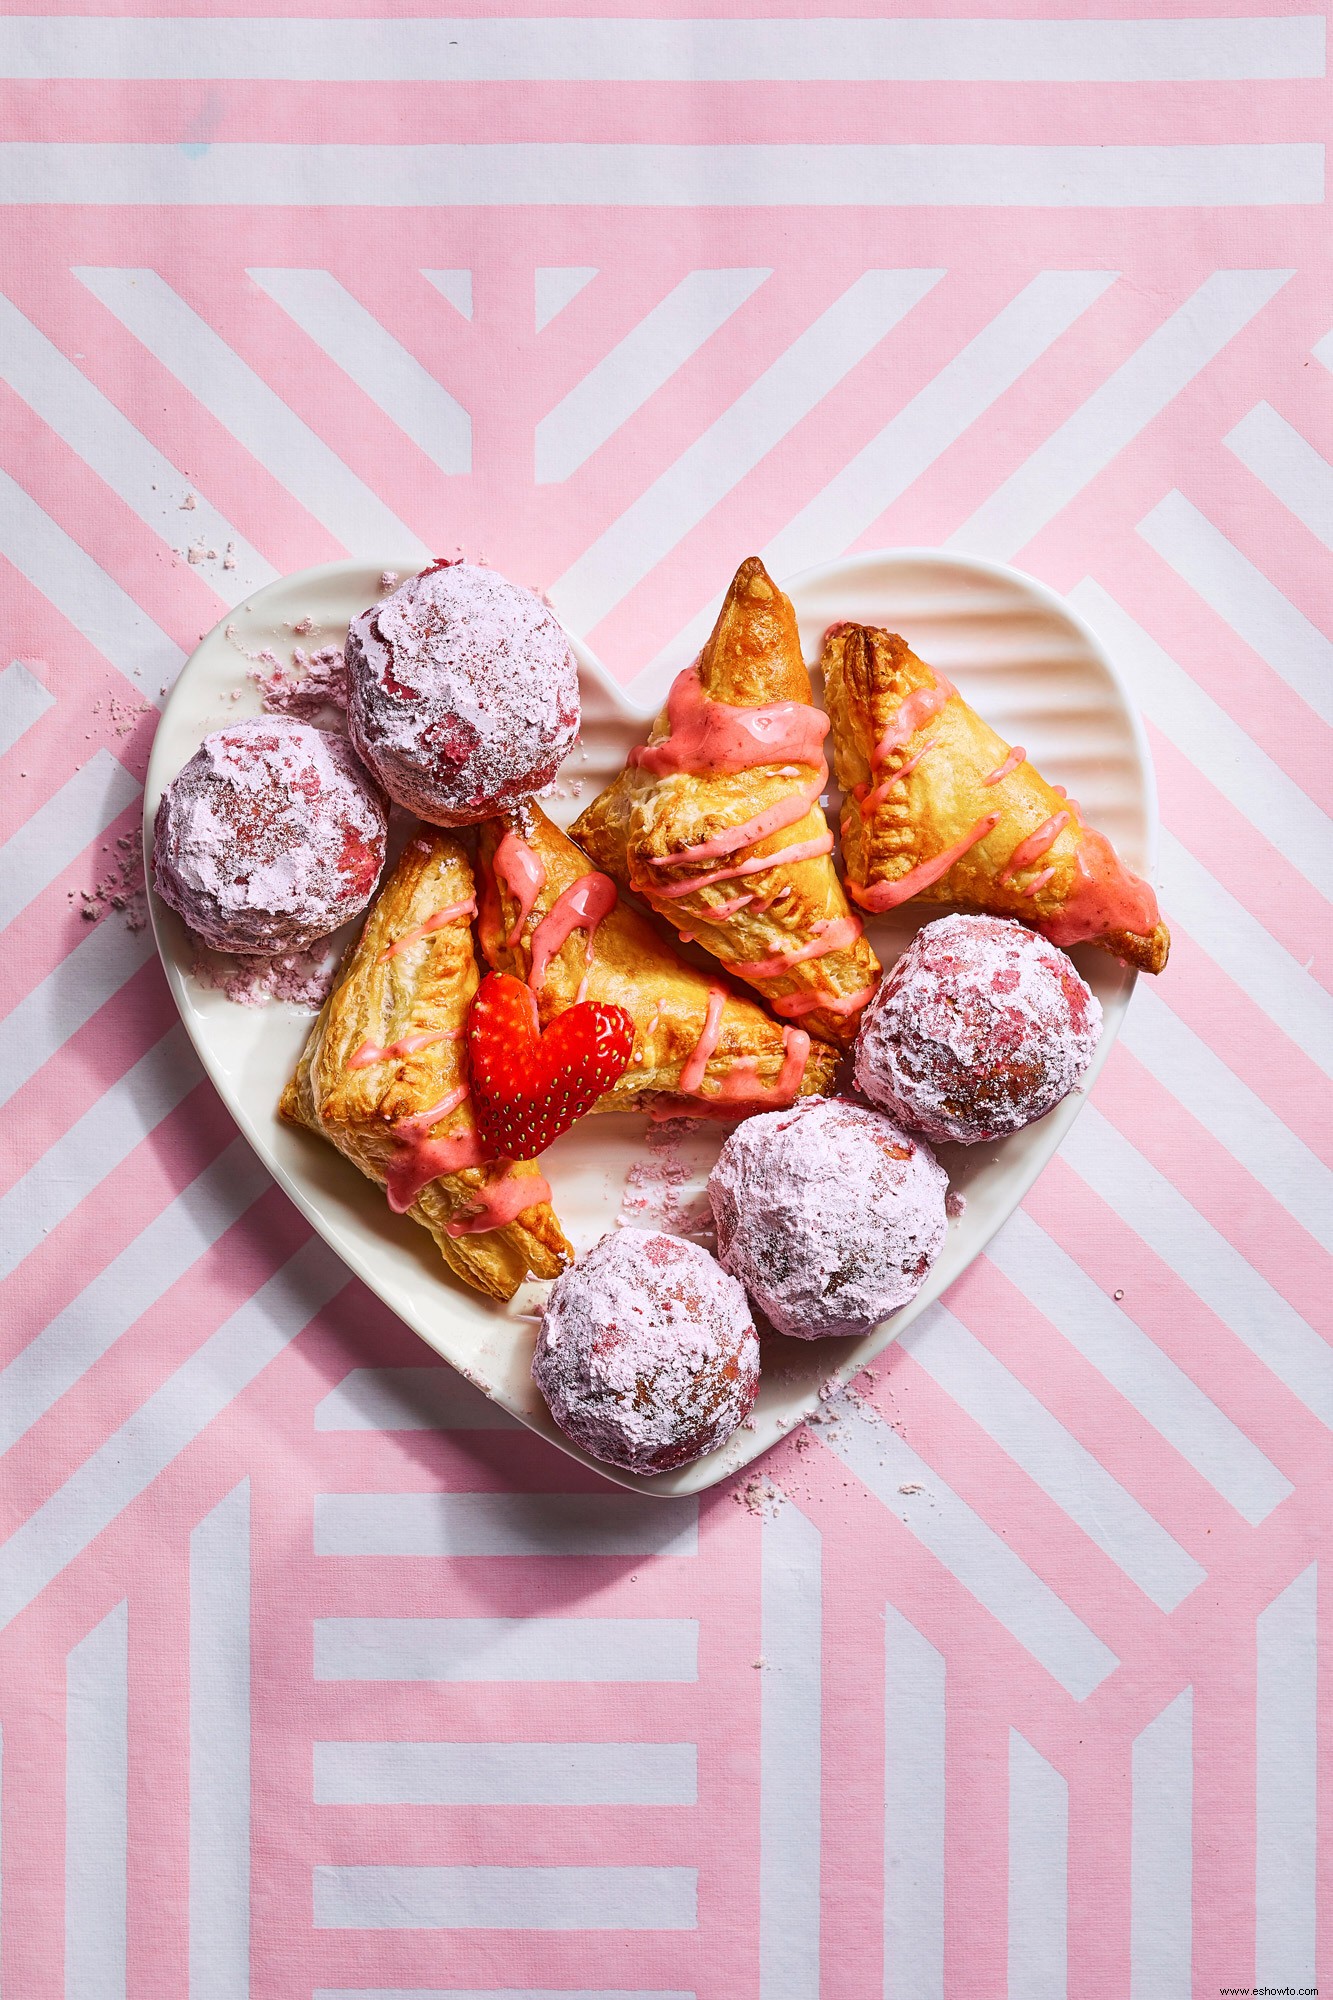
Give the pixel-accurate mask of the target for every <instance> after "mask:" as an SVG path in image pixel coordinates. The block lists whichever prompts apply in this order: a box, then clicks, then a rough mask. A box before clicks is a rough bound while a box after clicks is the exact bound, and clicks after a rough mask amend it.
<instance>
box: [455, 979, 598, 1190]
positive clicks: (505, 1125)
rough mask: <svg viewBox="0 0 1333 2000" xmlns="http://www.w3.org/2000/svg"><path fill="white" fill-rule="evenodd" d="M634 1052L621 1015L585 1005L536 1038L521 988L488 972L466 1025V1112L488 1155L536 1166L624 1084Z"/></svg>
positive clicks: (533, 1009) (531, 1002) (594, 1003)
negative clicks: (469, 1091)
mask: <svg viewBox="0 0 1333 2000" xmlns="http://www.w3.org/2000/svg"><path fill="white" fill-rule="evenodd" d="M633 1048H634V1022H633V1019H632V1018H631V1016H630V1015H629V1014H627V1013H626V1012H625V1009H624V1008H623V1007H608V1006H605V1005H603V1003H602V1002H601V1001H599V1000H583V1001H580V1002H579V1004H578V1005H577V1006H576V1007H569V1008H567V1009H566V1010H565V1012H564V1013H563V1014H557V1016H556V1018H555V1019H554V1021H552V1022H551V1024H550V1026H549V1027H548V1028H547V1030H546V1032H545V1034H542V1032H541V1030H540V1028H539V1026H538V1022H537V1002H536V1000H535V999H534V998H533V996H532V994H531V993H530V992H529V991H528V988H527V987H526V986H525V985H524V984H523V981H522V980H521V979H514V978H511V976H510V975H509V974H508V973H507V972H488V973H487V975H486V977H485V978H484V979H483V980H482V982H481V985H480V986H479V987H478V988H477V990H476V993H475V994H474V995H473V999H472V1007H471V1010H470V1012H469V1014H468V1020H467V1051H468V1061H469V1063H470V1065H471V1069H472V1106H473V1110H474V1112H475V1114H476V1120H477V1130H478V1131H479V1132H480V1134H481V1139H482V1144H483V1145H484V1146H485V1148H486V1150H487V1152H488V1153H491V1154H493V1155H494V1156H495V1157H496V1158H497V1159H504V1160H532V1159H535V1158H536V1156H537V1154H538V1153H541V1152H544V1151H545V1149H546V1147H547V1146H549V1145H550V1144H551V1143H552V1142H553V1141H554V1140H556V1139H558V1138H559V1137H560V1134H561V1133H562V1132H567V1131H568V1130H569V1128H570V1126H571V1125H573V1124H574V1123H575V1121H576V1120H577V1119H579V1118H582V1116H583V1114H584V1113H585V1111H590V1110H591V1109H592V1107H593V1105H594V1104H595V1103H596V1102H597V1100H598V1098H599V1097H600V1096H601V1095H602V1092H603V1091H604V1090H609V1089H610V1088H611V1086H612V1084H613V1083H615V1081H616V1079H617V1078H618V1077H620V1076H623V1074H624V1072H625V1070H626V1069H627V1067H628V1066H629V1059H630V1055H631V1053H632V1051H633Z"/></svg>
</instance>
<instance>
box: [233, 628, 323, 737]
mask: <svg viewBox="0 0 1333 2000" xmlns="http://www.w3.org/2000/svg"><path fill="white" fill-rule="evenodd" d="M303 622H306V621H303ZM294 629H295V630H296V631H300V629H301V627H300V626H296V627H295V628H294ZM248 671H249V676H250V679H251V680H252V681H253V682H254V683H255V685H256V686H257V687H258V689H259V699H260V701H261V702H262V703H263V705H264V712H265V714H266V715H286V716H290V717H291V718H292V719H293V720H294V721H296V722H320V721H324V720H333V721H335V722H337V721H338V720H339V719H340V718H341V719H342V720H343V721H345V719H346V714H347V662H346V660H345V659H344V658H343V655H342V652H341V651H340V649H339V648H338V647H337V646H321V647H320V648H319V650H318V652H314V653H306V652H305V651H304V650H303V648H301V647H300V646H294V647H293V648H292V664H291V666H290V667H284V666H283V664H282V662H281V661H280V660H279V659H278V657H277V655H276V654H275V653H272V652H269V651H265V652H263V653H257V654H256V655H255V657H254V661H253V663H252V665H251V666H250V668H249V669H248Z"/></svg>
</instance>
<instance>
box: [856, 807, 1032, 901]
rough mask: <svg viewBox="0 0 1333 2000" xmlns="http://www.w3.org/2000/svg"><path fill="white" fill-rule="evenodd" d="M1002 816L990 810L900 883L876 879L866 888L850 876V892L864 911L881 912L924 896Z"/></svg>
mask: <svg viewBox="0 0 1333 2000" xmlns="http://www.w3.org/2000/svg"><path fill="white" fill-rule="evenodd" d="M1001 817H1002V815H1001V814H1000V813H997V812H993V813H987V814H986V816H985V818H984V819H979V820H978V821H977V822H976V824H975V826H971V827H969V828H968V830H967V832H966V833H965V834H964V835H963V837H962V839H961V840H956V841H955V842H954V844H953V846H952V847H946V848H945V850H944V852H943V853H942V854H936V855H934V856H932V858H931V859H930V860H929V861H923V862H921V863H920V864H919V866H917V867H916V868H911V869H909V870H908V872H907V874H906V875H900V876H899V877H898V879H897V881H896V882H876V883H875V885H874V887H873V888H871V889H865V888H863V887H862V886H861V884H860V883H859V882H853V881H852V880H851V878H850V876H849V877H848V880H847V894H848V895H849V896H850V897H851V899H852V901H853V902H854V903H859V904H860V906H861V908H862V909H863V910H871V911H876V912H878V911H882V910H892V909H895V908H896V907H897V905H898V904H899V903H905V902H907V900H908V899H909V897H912V896H918V895H920V893H921V891H922V890H923V889H928V888H929V887H930V885H931V883H932V882H938V881H940V880H941V879H942V877H944V876H945V875H947V874H948V872H949V870H950V869H951V868H952V867H953V865H954V863H955V861H961V860H962V858H963V856H964V855H965V854H966V853H967V851H968V849H969V848H971V847H975V846H976V844H977V842H978V841H979V840H984V839H985V838H986V835H987V834H988V833H990V832H992V831H993V830H994V829H995V828H996V827H997V826H998V825H999V823H1000V819H1001Z"/></svg>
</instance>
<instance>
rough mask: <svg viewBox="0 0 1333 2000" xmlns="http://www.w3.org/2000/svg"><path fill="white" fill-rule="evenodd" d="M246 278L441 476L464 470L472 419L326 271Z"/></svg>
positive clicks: (467, 466) (266, 273)
mask: <svg viewBox="0 0 1333 2000" xmlns="http://www.w3.org/2000/svg"><path fill="white" fill-rule="evenodd" d="M249 276H250V277H252V278H253V279H254V281H255V283H256V284H257V285H259V286H260V287H261V288H262V289H263V290H264V291H266V292H267V293H268V295H269V297H270V298H271V299H273V300H274V301H275V302H276V304H278V305H280V306H281V307H282V309H283V311H284V312H285V313H287V314H289V315H290V317H291V318H292V319H294V320H295V321H296V324H297V325H298V326H299V327H300V328H301V330H302V332H303V333H306V334H308V335H309V336H310V338H311V340H313V341H314V343H315V345H316V347H318V348H321V349H322V350H323V352H324V353H325V354H327V355H328V357H329V359H330V361H332V362H334V363H335V364H336V366H337V367H339V368H341V369H342V371H343V373H344V374H345V375H348V376H350V377H351V379H352V381H353V382H355V383H356V386H357V388H358V389H360V390H361V391H362V392H363V394H365V395H367V396H369V398H370V400H371V402H372V403H374V405H375V407H376V408H377V409H380V410H383V412H384V414H385V416H386V417H388V418H389V420H390V422H392V423H395V424H397V426H398V428H399V430H400V431H402V432H403V433H404V434H405V435H406V436H407V437H410V438H411V440H412V442H413V444H415V445H417V446H419V447H420V449H421V450H422V451H424V452H425V454H426V456H427V458H429V459H431V460H432V461H433V462H434V463H435V464H436V465H438V466H439V468H440V470H441V472H470V471H471V469H472V419H471V417H470V416H469V415H468V413H467V411H466V410H465V409H464V408H463V405H462V404H461V403H460V402H458V401H457V400H456V399H455V398H454V397H453V396H451V395H450V394H449V391H448V390H447V389H446V388H444V387H443V386H442V385H441V384H440V383H439V382H437V381H436V379H435V377H434V376H433V375H432V374H431V373H430V371H429V370H428V369H426V368H423V367H422V365H421V363H420V362H419V361H418V360H417V358H416V356H415V354H409V352H408V350H407V349H406V348H405V347H404V346H402V344H401V343H400V342H399V341H397V340H395V339H394V337H393V335H392V334H391V333H390V332H389V330H388V328H387V327H384V326H381V325H380V322H379V321H378V320H377V319H376V318H375V315H374V314H373V313H371V312H367V310H366V308H365V307H364V306H363V305H362V303H361V301H360V300H359V299H356V298H353V296H352V294H351V293H350V292H349V291H348V290H347V288H346V286H345V285H340V284H339V282H338V280H337V279H336V278H335V277H334V276H333V273H332V272H331V271H292V270H256V269H255V268H253V267H252V268H251V270H250V272H249Z"/></svg>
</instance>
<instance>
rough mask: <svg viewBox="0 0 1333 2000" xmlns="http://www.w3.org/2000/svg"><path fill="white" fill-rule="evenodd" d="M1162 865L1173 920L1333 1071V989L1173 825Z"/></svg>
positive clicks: (1162, 839)
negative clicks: (1269, 928) (1288, 947)
mask: <svg viewBox="0 0 1333 2000" xmlns="http://www.w3.org/2000/svg"><path fill="white" fill-rule="evenodd" d="M1157 867H1158V874H1159V877H1160V880H1161V885H1162V898H1163V901H1164V903H1165V904H1166V907H1167V909H1168V910H1169V911H1170V913H1171V917H1172V920H1173V921H1178V922H1179V923H1180V925H1181V926H1182V927H1183V929H1185V930H1186V931H1188V933H1189V935H1190V937H1192V938H1193V940H1194V942H1195V943H1196V944H1197V945H1198V946H1200V948H1201V949H1202V950H1203V951H1206V952H1207V954H1208V956H1209V958H1211V959H1212V960H1213V962H1214V963H1215V964H1216V965H1219V966H1220V967H1221V968H1222V970H1223V972H1225V973H1226V974H1227V976H1228V977H1229V978H1231V979H1234V980H1235V982H1236V984H1237V986H1239V988H1240V989H1241V991H1242V993H1245V994H1247V995H1248V996H1249V998H1250V999H1251V1000H1252V1001H1253V1002H1254V1004H1255V1006H1256V1007H1258V1008H1259V1009H1260V1010H1261V1011H1262V1012H1263V1013H1265V1014H1267V1015H1268V1017H1269V1019H1270V1020H1271V1021H1273V1022H1275V1023H1276V1024H1277V1026H1278V1027H1279V1028H1281V1030H1282V1032H1283V1034H1284V1035H1289V1036H1290V1038H1291V1040H1292V1041H1293V1042H1295V1044H1296V1046H1297V1048H1299V1049H1302V1050H1304V1052H1305V1054H1306V1055H1307V1056H1309V1058H1310V1060H1311V1062H1313V1063H1316V1064H1317V1065H1318V1066H1319V1068H1320V1069H1322V1070H1323V1071H1324V1072H1325V1073H1326V1074H1327V1075H1330V1076H1333V994H1330V993H1329V991H1328V989H1327V988H1326V987H1324V986H1321V985H1320V984H1319V981H1318V980H1317V979H1314V978H1312V977H1311V975H1310V973H1309V972H1307V970H1306V968H1305V967H1304V966H1303V965H1301V964H1299V963H1298V962H1297V960H1296V959H1294V958H1293V957H1292V956H1291V954H1290V952H1288V951H1286V950H1284V948H1283V947H1282V946H1281V945H1280V944H1279V943H1278V941H1277V939H1276V938H1275V937H1273V935H1272V934H1271V932H1269V931H1266V930H1265V929H1264V927H1263V925H1262V924H1261V923H1260V922H1259V920H1258V918H1257V917H1252V916H1251V915H1250V913H1249V911H1248V910H1247V909H1246V908H1245V905H1244V904H1243V903H1239V902H1237V900H1236V898H1235V897H1234V896H1233V895H1232V894H1231V891H1230V890H1229V889H1225V888H1223V886H1222V884H1221V883H1220V882H1219V881H1218V880H1217V878H1216V876H1214V875H1210V874H1209V872H1208V870H1207V869H1206V868H1205V867H1204V865H1203V863H1202V862H1201V861H1199V860H1198V859H1196V857H1195V856H1194V855H1193V854H1191V853H1190V851H1189V849H1188V848H1187V847H1185V846H1184V845H1183V844H1182V842H1180V841H1179V840H1177V839H1176V837H1175V835H1174V834H1173V833H1172V832H1170V831H1169V829H1168V828H1166V827H1162V828H1161V829H1160V830H1159V833H1158V851H1157Z"/></svg>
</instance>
